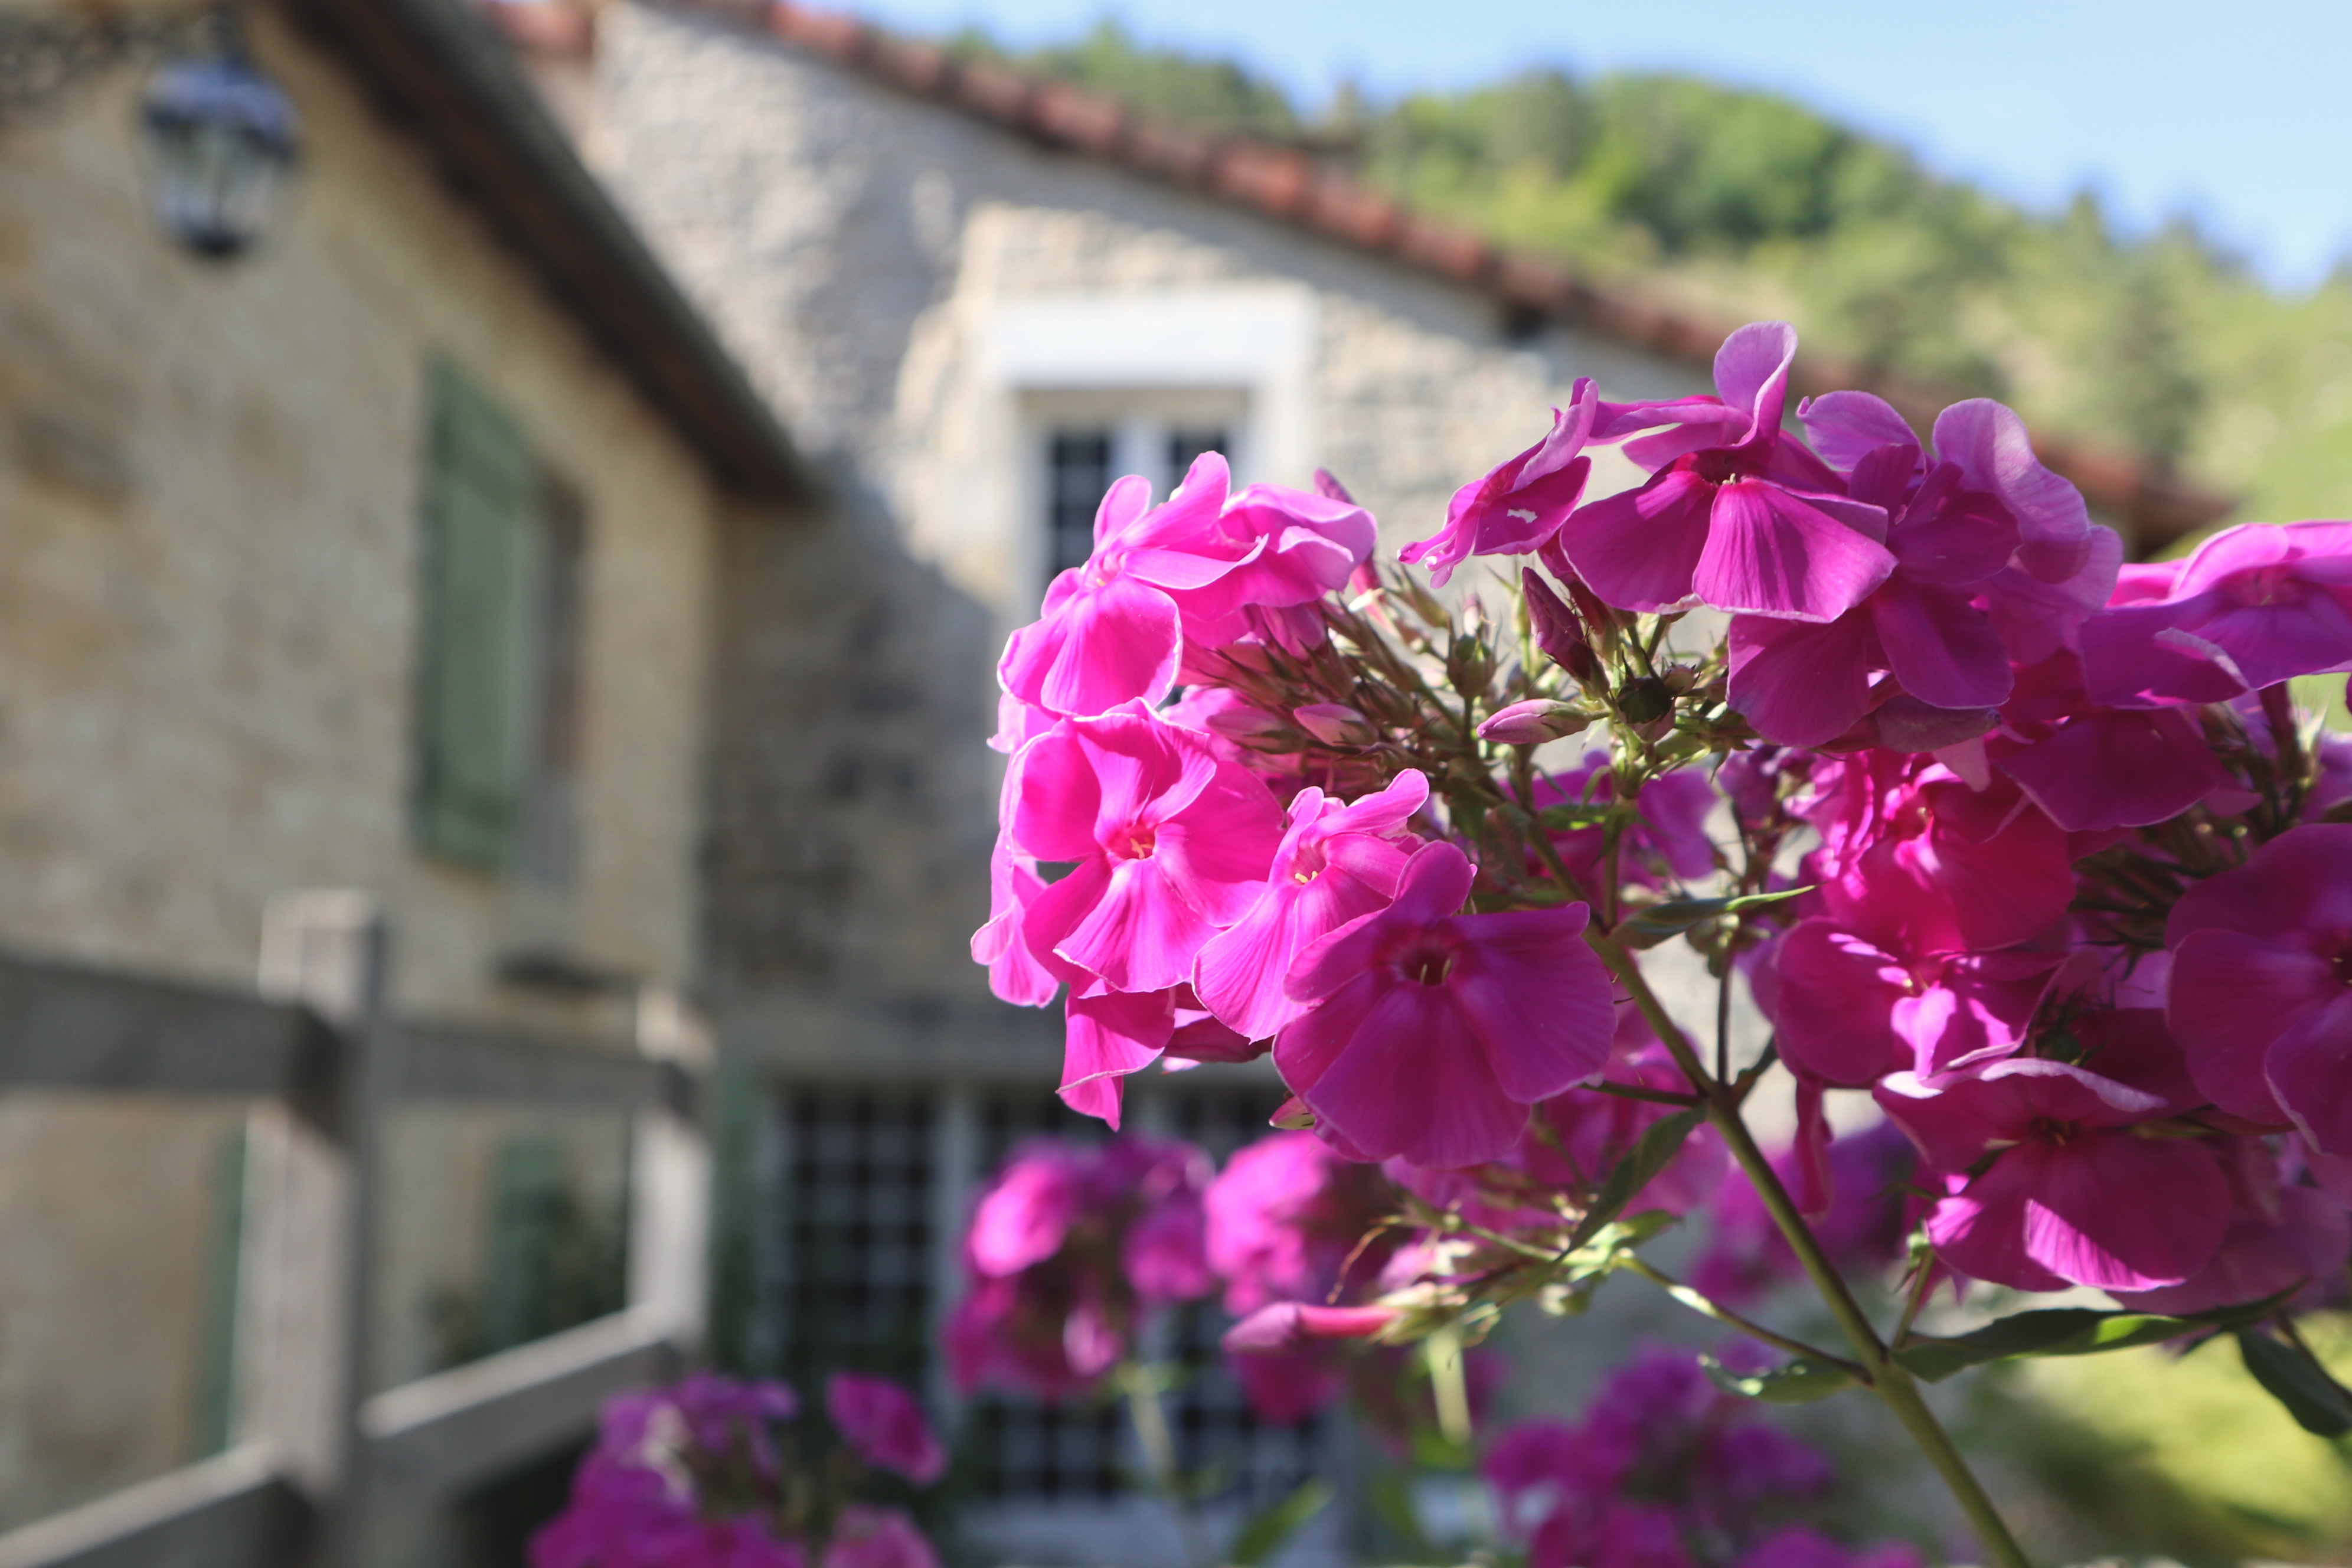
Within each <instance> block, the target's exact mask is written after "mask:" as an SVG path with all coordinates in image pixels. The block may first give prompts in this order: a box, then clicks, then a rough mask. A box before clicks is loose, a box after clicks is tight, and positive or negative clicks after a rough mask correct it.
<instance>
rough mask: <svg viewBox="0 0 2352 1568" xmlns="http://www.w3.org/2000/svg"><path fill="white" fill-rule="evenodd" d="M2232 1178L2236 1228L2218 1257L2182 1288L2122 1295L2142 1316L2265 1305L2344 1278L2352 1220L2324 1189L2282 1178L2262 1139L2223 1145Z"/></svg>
mask: <svg viewBox="0 0 2352 1568" xmlns="http://www.w3.org/2000/svg"><path fill="white" fill-rule="evenodd" d="M2222 1163H2223V1166H2224V1168H2225V1169H2226V1170H2227V1171H2228V1173H2229V1176H2230V1194H2231V1210H2230V1228H2229V1230H2228V1231H2227V1232H2226V1233H2224V1234H2223V1236H2222V1237H2221V1247H2220V1248H2219V1249H2218V1250H2217V1251H2216V1252H2215V1253H2214V1254H2213V1260H2212V1261H2211V1262H2210V1263H2208V1264H2207V1265H2206V1266H2205V1267H2204V1268H2202V1269H2200V1270H2199V1271H2198V1272H2197V1273H2196V1274H2194V1275H2192V1276H2190V1277H2189V1279H2186V1280H2184V1281H2182V1282H2181V1283H2180V1284H2178V1285H2167V1286H2161V1287H2159V1288H2158V1289H2154V1290H2129V1291H2123V1292H2119V1293H2118V1294H2117V1296H2116V1300H2119V1301H2121V1302H2123V1304H2124V1305H2125V1306H2126V1307H2131V1308H2134V1309H2136V1310H2140V1311H2147V1312H2168V1313H2172V1314H2175V1315H2179V1314H2182V1313H2187V1312H2203V1311H2210V1310H2212V1309H2214V1308H2217V1307H2234V1306H2238V1305H2241V1304H2242V1303H2244V1302H2247V1301H2260V1300H2266V1299H2268V1298H2269V1297H2272V1296H2275V1295H2278V1294H2279V1293H2280V1292H2282V1291H2284V1290H2287V1289H2292V1288H2294V1286H2295V1285H2298V1284H2300V1283H2302V1282H2303V1281H2305V1280H2333V1279H2338V1278H2340V1277H2341V1276H2342V1274H2343V1271H2344V1264H2345V1258H2346V1257H2347V1254H2352V1215H2347V1214H2346V1213H2345V1210H2344V1205H2342V1204H2340V1203H2338V1202H2336V1200H2335V1199H2334V1198H2333V1197H2331V1196H2329V1195H2328V1194H2326V1193H2325V1192H2323V1191H2321V1190H2320V1189H2319V1188H2317V1187H2307V1186H2302V1185H2299V1184H2294V1183H2292V1182H2289V1181H2286V1180H2284V1179H2282V1173H2281V1170H2280V1161H2279V1157H2278V1155H2277V1154H2275V1153H2274V1152H2273V1151H2272V1150H2271V1149H2270V1147H2269V1146H2268V1144H2267V1143H2265V1142H2263V1140H2261V1139H2258V1138H2232V1139H2231V1140H2230V1141H2229V1142H2226V1143H2225V1144H2223V1145H2222Z"/></svg>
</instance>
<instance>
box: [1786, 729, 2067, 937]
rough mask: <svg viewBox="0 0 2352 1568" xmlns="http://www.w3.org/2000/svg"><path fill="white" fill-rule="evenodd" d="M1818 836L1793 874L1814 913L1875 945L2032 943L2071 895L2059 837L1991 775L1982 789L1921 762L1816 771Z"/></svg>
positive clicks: (1879, 761)
mask: <svg viewBox="0 0 2352 1568" xmlns="http://www.w3.org/2000/svg"><path fill="white" fill-rule="evenodd" d="M1814 779H1815V783H1814V791H1813V795H1812V796H1811V799H1810V800H1808V801H1807V802H1805V803H1804V811H1805V814H1806V816H1807V819H1808V820H1809V821H1810V822H1811V824H1812V826H1813V827H1814V829H1815V830H1816V831H1817V832H1818V833H1819V835H1820V837H1821V847H1819V848H1818V849H1817V850H1815V851H1814V852H1813V853H1812V854H1811V855H1810V856H1808V857H1807V858H1806V861H1805V863H1804V869H1803V872H1802V876H1803V879H1805V880H1807V881H1811V882H1817V883H1819V884H1820V886H1821V889H1822V903H1821V910H1822V913H1824V914H1826V915H1828V916H1829V917H1830V918H1832V919H1833V920H1835V921H1837V922H1838V924H1839V925H1840V926H1841V927H1842V928H1843V929H1845V930H1847V931H1856V932H1860V933H1864V934H1866V935H1867V936H1868V938H1869V939H1870V940H1871V942H1873V943H1874V945H1876V946H1878V947H1879V948H1881V949H1884V950H1887V951H1893V952H1903V953H1905V954H1925V953H1933V952H1989V951H1991V950H1994V949H1998V948H2004V947H2011V946H2014V945H2016V944H2018V943H2020V942H2025V941H2028V940H2029V939H2031V938H2032V937H2035V936H2038V935H2040V934H2042V932H2044V931H2047V930H2048V929H2049V928H2050V927H2051V926H2053V924H2054V923H2055V922H2056V921H2059V920H2061V919H2062V918H2063V916H2064V915H2065V913H2066V910H2067V908H2068V906H2069V905H2070V904H2072V903H2073V901H2074V867H2073V863H2072V859H2071V856H2070V853H2069V849H2068V846H2067V841H2066V836H2065V834H2064V833H2063V831H2062V830H2061V829H2060V827H2059V826H2058V825H2057V824H2056V823H2053V821H2051V819H2050V818H2049V817H2048V816H2045V815H2044V814H2043V813H2042V812H2041V811H2038V810H2036V809H2034V807H2033V805H2032V803H2030V802H2029V801H2027V800H2025V799H2024V798H2023V797H2022V796H2021V794H2020V792H2019V790H2018V788H2017V786H2016V785H2015V784H2011V783H2010V782H2008V781H2007V780H2005V779H2000V778H1994V779H1991V780H1990V781H1989V782H1988V784H1987V786H1986V787H1985V788H1983V789H1981V790H1979V789H1972V788H1970V787H1969V784H1968V781H1966V780H1965V779H1963V778H1961V777H1959V776H1958V774H1956V773H1953V772H1952V771H1951V770H1950V769H1948V768H1947V767H1944V766H1943V765H1942V764H1940V763H1931V762H1930V761H1928V760H1927V758H1924V757H1906V756H1900V755H1895V754H1891V753H1887V752H1863V753H1859V754H1857V755H1854V756H1852V757H1849V758H1846V759H1844V760H1843V762H1840V763H1833V764H1829V765H1826V766H1823V767H1822V768H1819V769H1817V770H1816V771H1815V774H1814Z"/></svg>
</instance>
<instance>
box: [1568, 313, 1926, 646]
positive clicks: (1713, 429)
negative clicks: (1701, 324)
mask: <svg viewBox="0 0 2352 1568" xmlns="http://www.w3.org/2000/svg"><path fill="white" fill-rule="evenodd" d="M1796 353H1797V334H1796V332H1795V331H1794V329H1792V328H1790V326H1789V325H1788V324H1787V323H1785V322H1780V321H1759V322H1757V323H1755V324H1753V325H1750V326H1746V327H1742V328H1740V329H1739V331H1736V332H1734V333H1732V334H1731V336H1730V337H1729V338H1727V339H1726V340H1725V342H1724V345H1723V348H1722V351H1721V352H1720V353H1717V355H1716V359H1715V383H1716V388H1717V392H1718V393H1719V394H1720V398H1719V400H1714V401H1709V400H1685V401H1683V402H1681V403H1675V404H1656V405H1636V410H1638V411H1634V410H1629V411H1627V412H1625V413H1623V414H1622V415H1620V416H1618V417H1617V418H1616V419H1614V420H1612V422H1611V423H1609V424H1607V425H1604V426H1602V428H1601V430H1600V431H1599V432H1597V434H1600V435H1602V436H1606V435H1608V434H1610V433H1612V432H1613V431H1615V430H1617V429H1619V428H1622V427H1638V426H1639V425H1640V424H1643V423H1651V424H1664V423H1672V424H1673V425H1674V426H1675V428H1674V429H1671V430H1668V431H1664V432H1662V433H1660V434H1659V435H1655V436H1648V437H1642V438H1641V439H1640V440H1637V441H1633V442H1630V443H1628V444H1627V446H1626V448H1625V450H1626V454H1627V455H1628V456H1629V457H1632V458H1634V459H1635V460H1636V461H1643V462H1647V461H1661V462H1664V465H1665V466H1664V467H1663V468H1659V469H1658V471H1657V472H1656V473H1655V474H1654V475H1653V476H1652V477H1651V479H1650V480H1649V482H1648V483H1646V484H1644V485H1643V486H1641V487H1640V488H1639V489H1633V490H1628V491H1625V492H1623V493H1622V494H1619V495H1613V496H1607V497H1603V498H1602V499H1601V500H1596V501H1588V502H1587V503H1585V504H1584V505H1583V506H1581V507H1580V508H1578V509H1577V510H1575V511H1574V512H1573V513H1571V514H1570V516H1569V519H1568V521H1566V522H1565V523H1564V524H1563V525H1561V527H1560V529H1559V532H1558V534H1557V535H1555V536H1554V538H1553V540H1552V542H1551V545H1550V549H1551V550H1553V551H1556V552H1559V553H1560V554H1562V555H1563V556H1564V557H1565V559H1566V563H1567V564H1568V565H1570V566H1571V567H1572V568H1573V569H1574V570H1575V573H1576V574H1577V575H1578V576H1580V577H1581V578H1583V579H1584V581H1585V582H1586V583H1588V584H1591V587H1592V591H1593V592H1594V593H1596V594H1598V595H1601V598H1603V599H1605V600H1607V601H1608V602H1609V603H1610V604H1612V605H1617V606H1618V607H1620V608H1622V609H1630V610H1644V611H1646V610H1668V609H1679V608H1684V607H1686V606H1688V605H1692V604H1702V603H1703V604H1708V605H1715V606H1716V607H1717V608H1718V609H1724V610H1730V611H1733V612H1735V613H1738V614H1744V615H1756V616H1775V617H1778V618H1782V619H1790V620H1801V621H1822V622H1827V621H1833V620H1835V619H1837V618H1838V617H1839V616H1843V614H1845V613H1846V612H1847V611H1848V610H1851V609H1853V607H1854V606H1855V605H1858V604H1860V603H1862V601H1863V600H1864V599H1865V598H1866V597H1868V596H1869V595H1870V593H1871V592H1872V590H1874V589H1875V588H1876V587H1877V586H1878V585H1879V584H1881V583H1884V582H1885V580H1886V578H1887V575H1888V574H1890V573H1892V572H1893V571H1894V570H1895V557H1894V556H1893V555H1891V554H1889V553H1888V552H1887V549H1886V546H1885V537H1886V513H1885V510H1883V509H1881V508H1879V507H1875V506H1872V505H1869V504H1867V503H1865V502H1861V501H1856V500H1852V499H1851V498H1849V497H1847V496H1845V495H1843V494H1842V493H1839V490H1840V487H1839V484H1838V479H1837V476H1836V475H1835V474H1833V473H1832V472H1831V471H1830V470H1829V469H1828V468H1826V467H1825V466H1823V465H1822V462H1821V461H1820V459H1818V458H1814V457H1813V456H1812V455H1811V453H1810V452H1807V451H1805V449H1804V448H1803V447H1801V446H1799V445H1797V444H1796V443H1795V442H1794V441H1791V440H1788V439H1786V438H1785V437H1783V436H1782V435H1781V433H1780V413H1781V409H1782V406H1783V405H1784V404H1785V402H1786V399H1787V396H1788V384H1789V367H1790V363H1791V362H1792V361H1793V360H1794V359H1795V357H1796ZM1548 559H1549V557H1548ZM1561 575H1563V576H1565V575H1566V574H1565V573H1564V572H1563V573H1562V574H1561Z"/></svg>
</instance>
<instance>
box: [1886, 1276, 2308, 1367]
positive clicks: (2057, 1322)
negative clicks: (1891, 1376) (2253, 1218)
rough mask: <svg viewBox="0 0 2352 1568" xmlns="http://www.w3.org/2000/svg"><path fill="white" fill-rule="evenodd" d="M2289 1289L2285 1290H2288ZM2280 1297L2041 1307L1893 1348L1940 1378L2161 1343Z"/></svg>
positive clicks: (2253, 1314) (2254, 1313)
mask: <svg viewBox="0 0 2352 1568" xmlns="http://www.w3.org/2000/svg"><path fill="white" fill-rule="evenodd" d="M2292 1293H2293V1292H2292V1291H2289V1292H2287V1293H2286V1294H2292ZM2284 1299H2285V1298H2284V1295H2281V1296H2273V1297H2269V1298H2266V1299H2265V1300H2260V1301H2251V1302H2248V1303H2246V1304H2245V1305H2243V1306H2240V1307H2221V1308H2217V1309H2215V1310H2211V1311H2208V1312H2189V1313H2186V1314H2183V1315H2182V1316H2180V1317H2177V1318H2172V1317H2166V1316H2164V1315H2163V1314H2161V1313H2157V1312H2101V1311H2096V1310H2093V1309H2091V1308H2088V1307H2045V1308H2042V1309H2039V1310H2035V1311H2031V1312H2018V1313H2015V1314H2014V1315H2012V1316H2010V1317H2006V1318H2002V1319H2000V1320H1998V1321H1994V1322H1990V1323H1987V1324H1986V1325H1985V1326H1984V1327H1983V1328H1981V1329H1978V1330H1976V1331H1973V1332H1971V1333H1966V1334H1955V1335H1953V1336H1952V1337H1950V1338H1948V1339H1937V1338H1932V1337H1930V1336H1927V1335H1924V1334H1922V1335H1915V1336H1913V1337H1912V1338H1910V1339H1908V1340H1906V1341H1905V1342H1903V1344H1902V1345H1901V1346H1900V1347H1898V1348H1897V1349H1896V1350H1895V1360H1896V1361H1898V1362H1900V1363H1903V1365H1904V1367H1905V1368H1906V1370H1908V1371H1909V1372H1911V1373H1913V1374H1914V1375H1916V1376H1918V1377H1924V1378H1926V1379H1927V1381H1928V1382H1929V1383H1941V1382H1943V1381H1944V1379H1946V1378H1948V1377H1949V1376H1951V1375H1952V1374H1953V1373H1958V1372H1963V1371H1966V1370H1967V1369H1968V1368H1969V1367H1972V1366H1981V1365H1983V1364H1984V1363H1987V1362H1994V1361H2008V1360H2011V1359H2012V1358H2013V1357H2017V1356H2056V1355H2097V1354H2099V1353H2100V1352H2105V1351H2120V1350H2129V1349H2131V1348H2132V1347H2133V1346H2135V1345H2153V1344H2161V1343H2162V1342H2165V1341H2166V1340H2177V1339H2179V1338H2180V1336H2182V1335H2183V1334H2193V1333H2197V1332H2199V1331H2202V1330H2208V1329H2229V1328H2235V1327H2237V1326H2239V1325H2240V1324H2242V1323H2250V1322H2253V1321H2256V1320H2258V1319H2260V1318H2263V1317H2266V1316H2268V1315H2269V1314H2270V1313H2271V1312H2273V1311H2274V1310H2276V1309H2277V1307H2278V1304H2279V1302H2280V1301H2282V1300H2284Z"/></svg>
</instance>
